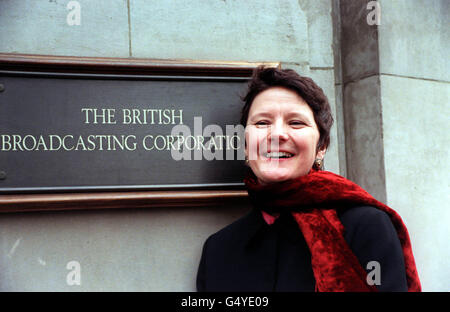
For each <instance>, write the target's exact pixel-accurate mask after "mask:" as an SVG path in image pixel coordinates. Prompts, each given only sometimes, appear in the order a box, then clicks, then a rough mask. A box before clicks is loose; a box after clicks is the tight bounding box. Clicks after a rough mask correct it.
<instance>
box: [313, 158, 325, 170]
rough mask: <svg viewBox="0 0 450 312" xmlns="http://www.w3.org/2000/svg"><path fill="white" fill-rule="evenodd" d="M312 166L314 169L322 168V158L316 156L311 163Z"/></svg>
mask: <svg viewBox="0 0 450 312" xmlns="http://www.w3.org/2000/svg"><path fill="white" fill-rule="evenodd" d="M313 167H314V169H317V170H322V167H323V159H320V158H316V160H314V165H313Z"/></svg>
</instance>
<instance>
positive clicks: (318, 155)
mask: <svg viewBox="0 0 450 312" xmlns="http://www.w3.org/2000/svg"><path fill="white" fill-rule="evenodd" d="M326 152H327V148H326V147H324V148H322V149H320V150H319V151H318V152H317V154H316V158H319V159H322V160H323V158H324V157H325V153H326Z"/></svg>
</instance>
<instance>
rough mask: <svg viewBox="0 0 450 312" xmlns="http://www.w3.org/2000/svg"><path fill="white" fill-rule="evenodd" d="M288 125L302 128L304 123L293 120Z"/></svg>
mask: <svg viewBox="0 0 450 312" xmlns="http://www.w3.org/2000/svg"><path fill="white" fill-rule="evenodd" d="M289 124H291V125H293V126H302V125H304V124H305V123H304V122H303V121H300V120H293V121H291V122H290V123H289Z"/></svg>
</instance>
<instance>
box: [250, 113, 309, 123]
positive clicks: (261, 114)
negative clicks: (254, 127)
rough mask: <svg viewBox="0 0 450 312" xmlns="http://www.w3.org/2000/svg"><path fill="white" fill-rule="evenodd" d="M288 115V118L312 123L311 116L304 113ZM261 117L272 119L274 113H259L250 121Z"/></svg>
mask: <svg viewBox="0 0 450 312" xmlns="http://www.w3.org/2000/svg"><path fill="white" fill-rule="evenodd" d="M286 115H287V117H288V118H292V117H299V118H301V119H304V120H305V121H311V119H310V118H309V116H307V115H305V114H304V113H302V112H290V113H287V114H286ZM261 117H272V113H270V112H261V113H258V114H256V115H253V116H251V117H250V119H249V120H254V119H257V118H261Z"/></svg>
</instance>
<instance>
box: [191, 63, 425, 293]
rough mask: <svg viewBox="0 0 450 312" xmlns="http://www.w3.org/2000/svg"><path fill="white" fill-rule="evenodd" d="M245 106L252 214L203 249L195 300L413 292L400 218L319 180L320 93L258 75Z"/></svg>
mask: <svg viewBox="0 0 450 312" xmlns="http://www.w3.org/2000/svg"><path fill="white" fill-rule="evenodd" d="M244 102H245V105H244V108H243V112H242V119H241V123H242V124H243V125H245V126H246V147H245V153H246V157H247V160H246V162H247V164H248V166H249V167H250V169H251V170H250V172H249V174H248V175H247V177H246V178H245V184H246V186H247V189H248V193H249V196H250V199H251V201H252V203H253V206H254V209H253V210H252V211H251V212H250V213H249V214H248V215H247V216H245V217H243V218H241V219H239V220H237V221H236V222H234V223H233V224H231V225H229V226H227V227H225V228H224V229H222V230H220V231H219V232H217V233H216V234H214V235H212V236H210V237H209V238H208V239H207V241H206V242H205V244H204V247H203V254H202V258H201V261H200V266H199V269H198V275H197V289H198V291H420V290H421V286H420V281H419V278H418V274H417V270H416V267H415V263H414V257H413V255H412V250H411V244H410V240H409V236H408V232H407V230H406V228H405V226H404V224H403V222H402V220H401V218H400V217H399V216H398V215H397V214H396V213H395V212H394V211H393V210H392V209H390V208H389V207H387V206H386V205H384V204H382V203H380V202H378V201H377V200H375V199H374V198H373V197H372V196H370V195H369V194H368V193H367V192H365V191H364V190H363V189H362V188H361V187H359V186H358V185H356V184H354V183H353V182H351V181H349V180H347V179H345V178H343V177H341V176H339V175H336V174H333V173H331V172H327V171H323V170H322V166H323V158H324V155H325V152H326V149H327V147H328V145H329V142H330V128H331V125H332V123H333V118H332V116H331V111H330V106H329V104H328V101H327V98H326V96H325V95H324V93H323V91H322V89H320V88H319V87H318V86H317V85H316V84H315V83H314V82H313V81H312V80H311V79H310V78H306V77H301V76H299V75H298V74H297V73H296V72H295V71H293V70H289V69H286V70H281V69H277V68H264V67H260V68H257V69H256V70H255V73H254V75H253V77H252V79H251V81H250V83H249V88H248V92H247V94H246V96H245V97H244Z"/></svg>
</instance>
